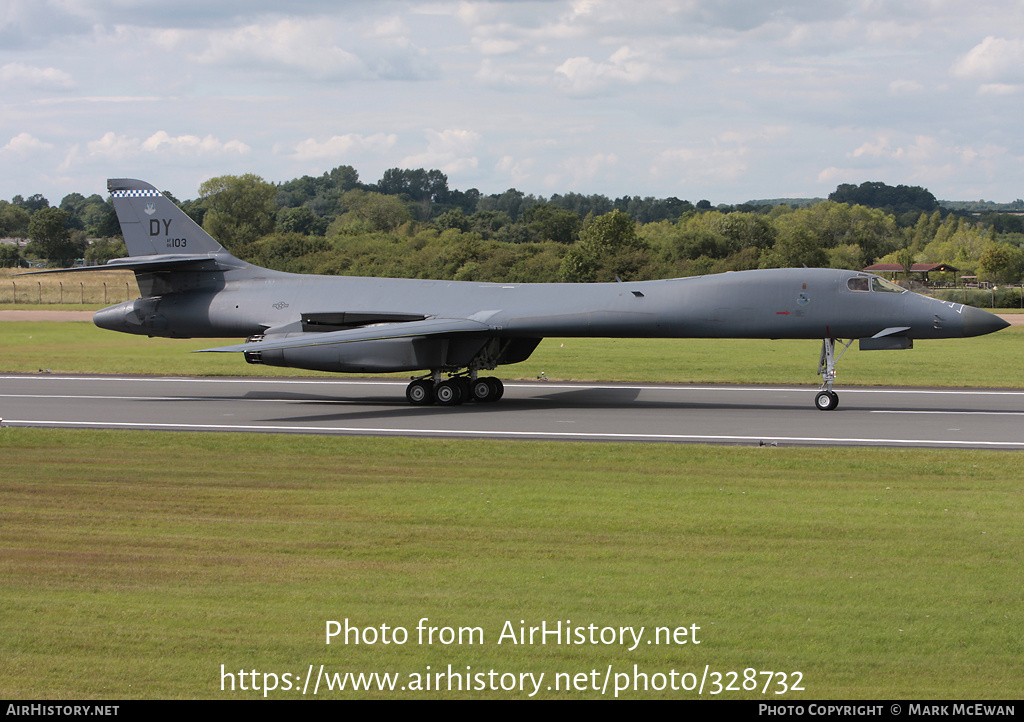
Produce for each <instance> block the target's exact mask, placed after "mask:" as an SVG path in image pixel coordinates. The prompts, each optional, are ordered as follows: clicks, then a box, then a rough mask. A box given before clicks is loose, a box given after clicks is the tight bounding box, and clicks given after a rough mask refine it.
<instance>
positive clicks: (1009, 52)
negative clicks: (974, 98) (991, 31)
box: [952, 35, 1024, 81]
mask: <svg viewBox="0 0 1024 722" xmlns="http://www.w3.org/2000/svg"><path fill="white" fill-rule="evenodd" d="M952 72H953V75H955V76H956V77H959V78H967V79H971V80H991V81H999V80H1021V79H1024V39H1013V40H1005V39H1003V38H997V37H994V36H992V35H989V36H988V37H987V38H985V39H984V40H982V41H981V43H979V44H978V45H975V46H974V47H973V48H972V49H971V51H970V52H969V53H967V54H966V55H964V56H962V57H960V58H958V59H957V61H956V62H955V63H954V64H953V68H952Z"/></svg>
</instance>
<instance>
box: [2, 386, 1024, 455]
mask: <svg viewBox="0 0 1024 722" xmlns="http://www.w3.org/2000/svg"><path fill="white" fill-rule="evenodd" d="M406 383H407V381H404V380H396V379H380V380H374V379H269V378H220V377H216V378H213V377H201V378H182V377H173V378H172V377H134V376H63V375H49V374H4V375H0V419H2V421H0V424H2V425H3V426H9V427H24V426H30V427H66V428H114V429H157V430H173V431H245V432H268V433H270V432H274V433H305V434H362V435H398V436H414V437H462V438H495V439H550V440H576V441H622V442H675V443H720V444H744V445H759V444H766V445H778V446H850V445H855V446H889V447H940V448H983V449H1024V389H914V388H842V387H838V388H837V391H838V393H839V397H840V406H839V408H838V409H837V410H835V411H828V412H822V411H818V410H816V409H815V408H814V405H813V399H814V394H815V392H816V388H814V387H808V386H805V387H787V386H726V385H673V384H608V383H602V384H595V383H559V382H544V381H536V382H507V383H506V391H505V397H504V398H503V399H502V400H501V401H499V402H498V403H494V404H476V403H469V404H463V405H461V406H456V407H438V406H425V407H415V406H410V405H409V404H408V403H406V401H405V386H406Z"/></svg>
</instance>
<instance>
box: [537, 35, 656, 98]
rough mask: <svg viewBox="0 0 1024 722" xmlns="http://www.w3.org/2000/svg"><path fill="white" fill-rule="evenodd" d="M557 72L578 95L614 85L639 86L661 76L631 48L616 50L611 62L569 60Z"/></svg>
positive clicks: (625, 47) (581, 58) (609, 60)
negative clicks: (638, 84)
mask: <svg viewBox="0 0 1024 722" xmlns="http://www.w3.org/2000/svg"><path fill="white" fill-rule="evenodd" d="M555 73H557V74H558V75H561V76H562V77H563V79H564V80H563V82H565V81H567V83H568V88H569V89H570V90H571V91H572V92H576V93H588V92H591V91H593V90H597V89H600V88H602V87H605V86H607V85H609V84H611V83H626V84H637V83H642V82H644V81H646V80H650V79H652V78H654V77H655V76H657V75H658V73H657V72H656V70H655V66H654V65H653V64H652V63H650V62H647V61H646V60H643V59H642V54H641V53H638V52H635V51H633V50H631V49H630V48H629V46H628V45H623V46H622V47H621V48H619V49H618V50H616V51H615V52H614V53H612V54H611V56H610V57H609V58H608V60H607V61H604V62H600V63H597V62H594V61H593V60H591V59H590V58H588V57H577V58H569V59H568V60H566V61H565V62H564V63H562V64H561V65H560V66H558V67H557V68H555Z"/></svg>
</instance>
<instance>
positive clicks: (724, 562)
mask: <svg viewBox="0 0 1024 722" xmlns="http://www.w3.org/2000/svg"><path fill="white" fill-rule="evenodd" d="M0 454H2V458H3V468H4V472H3V476H2V480H0V498H2V509H3V511H2V524H0V539H2V543H0V574H2V578H3V580H4V583H3V585H2V586H0V606H2V608H3V610H4V614H3V620H4V621H3V629H4V634H3V635H2V637H0V658H2V659H3V673H2V674H0V696H3V697H6V698H49V699H58V698H107V699H124V698H139V697H148V698H152V697H160V698H169V697H201V698H210V697H227V698H254V697H259V696H261V695H262V692H257V691H246V692H243V691H241V690H240V689H237V688H236V690H235V691H234V692H231V691H225V692H222V691H221V665H222V664H223V665H225V669H226V670H227V671H229V672H233V673H235V675H236V678H235V679H236V682H235V683H236V685H238V684H240V682H239V681H238V680H239V679H240V678H239V677H238V674H237V673H238V672H240V671H241V670H243V669H244V670H245V671H246V672H250V671H252V670H255V671H256V672H257V673H258V674H259V675H260V676H259V678H258V679H257V685H258V686H260V687H262V686H263V684H264V681H263V680H264V678H263V676H262V675H263V674H265V673H275V674H277V675H279V681H278V684H279V686H280V689H278V690H276V691H273V692H270V693H269V696H270V697H272V698H298V697H300V696H301V694H300V692H299V691H298V689H297V687H301V684H302V679H303V678H304V676H305V674H306V671H307V669H308V668H309V665H314V668H319V665H321V664H323V665H324V666H325V669H326V670H328V671H329V672H332V673H333V672H339V673H344V672H364V673H369V672H388V673H397V674H398V675H399V680H400V681H399V682H398V683H397V684H398V686H401V685H412V684H415V677H414V675H417V674H424V673H426V672H427V671H428V670H427V667H428V666H429V668H430V671H432V672H436V671H444V672H446V671H447V666H448V665H449V664H450V665H451V666H452V667H453V668H454V670H455V672H456V673H460V672H461V673H462V674H463V675H464V674H465V673H466V672H467V667H469V668H471V669H470V670H469V673H470V674H476V673H480V672H488V671H490V670H495V671H496V672H497V673H499V674H508V673H514V674H515V675H519V674H520V673H527V672H531V673H534V674H539V673H541V672H543V673H544V674H545V677H544V679H543V680H542V685H541V687H542V688H541V691H540V692H539V694H538V695H537V696H538V697H542V698H563V697H586V698H596V697H600V696H602V695H601V694H600V693H599V692H597V691H593V690H589V691H581V690H577V691H572V692H566V691H556V690H554V689H552V690H548V689H547V687H548V686H552V687H554V686H555V684H556V676H555V675H557V674H563V675H567V676H563V677H562V678H560V679H558V680H557V681H558V683H559V684H564V683H565V682H566V681H569V680H576V679H577V678H576V677H575V675H576V674H584V678H585V679H586V680H587V681H586V685H587V686H589V685H590V684H591V680H592V679H594V678H592V677H591V672H592V670H597V672H598V675H597V677H596V679H597V680H598V686H600V683H601V681H602V680H603V678H604V675H605V674H606V671H607V670H608V669H609V666H610V668H611V674H612V675H613V677H612V681H611V682H610V685H609V687H608V691H607V692H606V694H605V695H604V696H608V697H610V696H612V690H613V689H614V685H615V683H616V682H619V683H628V684H630V685H632V683H633V673H634V665H636V667H637V669H638V670H639V672H641V673H644V674H647V675H648V678H647V679H648V685H649V687H650V686H657V685H658V684H659V683H665V684H669V682H668V681H667V680H668V679H669V677H668V675H670V673H671V672H672V671H673V670H674V671H675V672H676V674H677V675H679V676H678V677H677V682H678V684H679V685H682V684H685V683H687V682H689V681H690V680H689V679H688V678H683V677H682V676H681V675H683V674H685V673H693V674H696V679H697V680H699V679H700V678H701V677H702V675H703V673H704V669H705V666H707V667H708V668H709V669H710V670H711V672H716V671H717V672H719V673H722V674H725V673H727V672H729V671H730V670H736V671H737V672H738V673H739V677H738V681H737V682H736V685H735V686H737V687H741V686H742V683H743V681H744V670H746V669H751V670H756V671H757V672H759V673H760V672H767V671H773V672H786V673H787V674H788V677H787V680H788V683H789V684H792V683H794V682H796V677H795V676H794V675H793V674H792V673H794V672H801V673H802V682H801V684H800V686H802V687H803V688H804V691H801V692H790V693H789V694H787V695H784V696H781V695H780V696H777V695H775V694H773V692H774V691H777V690H778V689H779V688H778V687H777V686H771V687H770V688H769V690H768V693H767V694H762V692H761V686H762V685H763V684H764V683H765V681H766V677H765V676H764V675H761V676H759V678H758V679H759V684H758V689H757V690H756V691H753V692H751V691H746V692H744V691H742V690H741V691H735V692H733V691H728V692H727V691H722V692H721V694H720V695H719V697H723V698H730V697H733V698H735V697H746V698H757V699H762V698H771V699H776V700H778V699H793V698H806V699H825V698H830V699H836V698H873V699H901V698H917V699H940V698H941V699H965V698H966V699H994V698H1004V699H1016V698H1019V697H1020V690H1021V687H1020V685H1021V681H1020V680H1021V679H1022V675H1024V640H1022V635H1021V629H1022V628H1024V627H1022V625H1024V585H1022V584H1021V581H1022V579H1024V559H1022V555H1021V548H1022V547H1024V527H1022V525H1021V524H1020V519H1021V517H1022V512H1024V496H1022V491H1021V476H1022V472H1021V462H1022V460H1024V457H1022V456H1021V455H1020V454H1015V453H991V452H979V451H929V450H900V451H887V450H867V449H832V450H827V451H822V450H810V449H804V450H802V449H735V448H718V447H706V446H675V445H656V446H652V445H644V444H634V445H616V444H557V443H534V442H521V443H514V444H508V443H496V442H494V443H492V442H487V441H456V440H452V441H443V440H433V441H421V440H405V439H374V438H337V437H331V438H328V437H308V436H284V435H279V436H267V435H241V434H235V435H220V434H159V433H148V432H132V433H129V432H86V431H48V430H22V429H3V430H2V431H0ZM185 458H187V459H188V460H189V462H190V463H188V464H183V463H182V461H183V459H185ZM424 617H426V618H428V619H429V622H428V623H427V626H430V625H433V626H437V627H451V628H458V627H479V628H480V629H481V630H482V635H483V637H482V641H483V643H482V644H473V645H469V644H463V645H458V644H448V645H445V644H441V643H439V642H438V640H437V639H436V638H435V643H434V644H432V645H428V644H420V643H418V642H417V633H416V626H417V624H418V622H419V620H420V619H422V618H424ZM346 619H348V620H350V623H351V624H352V625H353V626H358V627H360V628H366V627H375V628H376V629H377V631H378V632H379V631H380V628H381V625H382V624H386V625H388V626H389V627H391V628H394V627H402V628H404V629H405V630H407V631H408V633H409V639H408V641H407V643H405V644H388V645H385V644H382V643H379V642H378V643H377V644H355V643H354V639H352V638H350V643H349V644H344V643H342V641H341V638H340V637H339V638H337V639H336V640H335V641H334V643H332V644H331V645H330V646H328V645H326V644H325V629H326V622H327V621H328V620H337V621H339V622H344V620H346ZM521 620H522V621H523V622H524V623H525V625H524V626H537V625H540V624H541V622H547V623H548V624H549V625H553V624H556V623H557V622H558V621H559V620H561V621H563V623H564V622H565V620H571V624H572V625H573V626H583V627H587V626H588V625H591V624H593V625H596V627H597V628H603V627H616V628H617V627H619V626H635V627H641V626H643V627H644V628H645V630H646V632H645V634H647V635H650V634H653V630H652V628H653V627H656V626H662V627H668V628H672V629H674V628H677V627H686V628H687V630H688V634H695V635H696V639H697V640H698V641H700V644H699V645H696V644H693V643H689V644H685V645H683V644H671V645H665V644H659V645H653V644H650V645H649V644H646V643H644V642H641V643H640V644H639V645H637V647H636V649H635V650H633V651H629V649H628V647H629V646H632V642H631V641H630V642H629V643H627V644H626V645H619V644H601V643H598V644H579V645H572V646H567V645H565V644H561V645H559V644H554V643H550V644H543V645H542V644H540V643H539V642H537V641H536V640H535V643H534V644H529V643H528V644H520V645H515V644H511V642H510V640H509V639H508V638H506V639H505V640H504V642H503V643H502V644H498V639H499V637H500V636H501V633H502V630H503V627H504V625H505V622H511V623H512V625H513V626H514V627H515V628H516V629H518V628H519V627H520V624H521ZM693 625H696V627H698V628H699V629H697V630H694V629H693ZM645 639H652V637H651V636H646V637H645ZM285 673H288V674H290V675H294V678H293V679H289V680H288V683H290V684H293V685H294V686H295V687H296V688H293V689H290V690H285V689H284V686H285V678H284V677H283V675H284V674H285ZM658 673H660V674H662V675H665V677H664V678H659V677H657V676H656V675H657V674H658ZM618 674H624V675H626V676H625V677H621V678H618V679H616V677H615V676H614V675H618ZM584 678H579V679H584ZM496 679H500V677H499V678H496ZM505 679H506V680H508V681H510V680H511V678H510V677H506V678H505ZM517 679H518V677H517ZM779 679H780V678H773V682H775V683H777V682H778V681H779ZM268 680H269V678H268ZM730 681H731V679H730V678H729V677H728V676H724V677H722V678H721V685H722V686H726V685H728V683H729V682H730ZM421 682H422V679H421ZM581 684H582V683H581ZM249 686H250V687H251V679H250V683H249ZM442 686H443V690H442V691H440V692H437V691H434V689H433V687H432V688H431V691H429V692H426V691H422V692H418V691H417V692H414V691H410V690H406V691H404V692H403V691H400V690H397V689H396V691H395V692H379V691H373V692H366V691H362V692H351V691H349V692H340V691H334V692H327V691H326V690H325V689H324V687H323V686H322V687H321V690H320V696H323V697H385V698H407V697H426V698H436V697H472V698H477V697H499V698H510V697H514V698H521V697H526V696H527V695H528V693H527V692H519V691H500V690H499V691H487V690H482V691H477V690H475V689H474V690H473V691H470V692H467V691H462V692H458V691H452V692H449V691H447V688H446V685H445V683H444V681H443V680H442ZM528 686H530V685H528ZM530 689H531V690H532V686H530ZM713 689H714V685H713V678H712V679H709V680H708V682H707V686H706V688H705V696H710V695H709V692H710V691H712V690H713ZM310 690H312V687H310ZM622 696H625V697H629V698H637V697H644V698H647V697H670V698H686V697H693V696H696V693H695V692H684V691H678V690H677V691H672V690H671V689H667V690H664V691H661V692H658V691H655V690H653V689H650V688H649V689H648V690H647V691H643V689H642V685H641V691H639V692H636V691H631V690H630V691H625V692H622Z"/></svg>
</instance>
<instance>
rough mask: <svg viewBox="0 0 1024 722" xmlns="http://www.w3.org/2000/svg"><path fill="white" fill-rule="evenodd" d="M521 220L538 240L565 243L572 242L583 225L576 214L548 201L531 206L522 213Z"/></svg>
mask: <svg viewBox="0 0 1024 722" xmlns="http://www.w3.org/2000/svg"><path fill="white" fill-rule="evenodd" d="M523 220H524V221H525V222H526V226H527V228H529V229H530V231H532V232H533V233H534V234H536V236H537V238H538V239H539V240H541V241H555V242H556V243H565V244H570V243H572V242H574V241H575V240H576V237H577V235H578V234H579V231H580V228H581V227H582V226H583V221H582V220H581V219H580V217H579V216H578V215H576V214H575V213H573V212H572V211H570V210H566V209H565V208H559V207H558V206H555V205H551V204H550V203H538V204H537V205H535V206H531V207H530V208H529V209H527V211H526V213H524V214H523Z"/></svg>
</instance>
